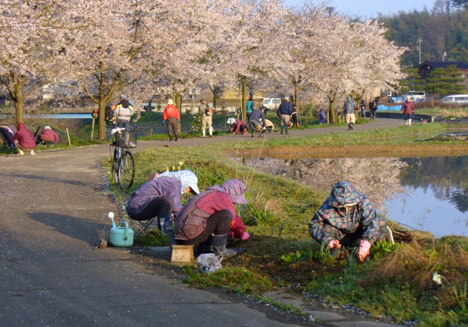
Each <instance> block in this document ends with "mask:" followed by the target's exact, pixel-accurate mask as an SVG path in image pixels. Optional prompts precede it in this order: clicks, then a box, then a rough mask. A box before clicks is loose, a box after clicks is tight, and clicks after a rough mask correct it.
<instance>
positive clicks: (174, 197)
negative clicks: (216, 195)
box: [126, 170, 200, 231]
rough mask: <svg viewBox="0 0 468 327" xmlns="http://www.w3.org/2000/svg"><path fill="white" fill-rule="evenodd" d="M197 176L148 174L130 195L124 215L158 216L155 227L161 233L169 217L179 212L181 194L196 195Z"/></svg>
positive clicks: (191, 174)
mask: <svg viewBox="0 0 468 327" xmlns="http://www.w3.org/2000/svg"><path fill="white" fill-rule="evenodd" d="M197 183H198V178H197V176H196V175H195V174H194V173H193V172H191V171H190V170H180V171H172V172H164V173H161V174H154V173H153V174H151V175H150V178H149V180H148V181H147V182H146V183H145V184H143V185H142V186H140V187H139V188H138V189H137V190H136V191H135V192H133V193H132V197H131V199H130V201H128V205H127V208H126V209H127V213H128V215H129V216H130V218H131V219H133V220H149V219H151V218H154V217H156V216H158V218H159V219H158V228H159V229H160V230H161V231H165V229H166V228H167V226H169V224H170V223H171V220H172V217H173V216H172V215H173V214H174V215H177V214H178V213H179V211H180V210H181V209H182V194H186V193H189V192H192V193H194V194H198V193H200V191H199V189H198V186H197Z"/></svg>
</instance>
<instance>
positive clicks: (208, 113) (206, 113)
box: [198, 99, 213, 137]
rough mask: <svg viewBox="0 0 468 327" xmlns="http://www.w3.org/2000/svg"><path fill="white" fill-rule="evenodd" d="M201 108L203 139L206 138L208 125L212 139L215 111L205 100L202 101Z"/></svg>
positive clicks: (199, 109) (199, 108)
mask: <svg viewBox="0 0 468 327" xmlns="http://www.w3.org/2000/svg"><path fill="white" fill-rule="evenodd" d="M200 103H201V105H200V107H198V112H199V113H200V114H201V115H202V134H203V137H205V136H206V132H205V131H206V125H207V124H208V132H209V134H210V137H213V109H212V108H211V107H210V105H209V104H207V103H206V101H205V100H204V99H201V100H200Z"/></svg>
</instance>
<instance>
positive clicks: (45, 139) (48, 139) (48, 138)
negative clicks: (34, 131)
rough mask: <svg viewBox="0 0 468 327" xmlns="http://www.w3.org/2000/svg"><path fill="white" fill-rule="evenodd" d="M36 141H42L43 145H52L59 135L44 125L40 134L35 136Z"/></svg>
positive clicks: (55, 142) (56, 141)
mask: <svg viewBox="0 0 468 327" xmlns="http://www.w3.org/2000/svg"><path fill="white" fill-rule="evenodd" d="M37 141H38V143H42V145H43V146H46V145H47V144H49V145H50V146H54V145H55V144H57V143H58V141H59V137H58V135H57V133H55V132H54V131H53V130H52V128H50V126H45V127H44V129H43V130H42V133H41V135H39V136H38V137H37Z"/></svg>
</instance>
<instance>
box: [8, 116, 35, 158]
mask: <svg viewBox="0 0 468 327" xmlns="http://www.w3.org/2000/svg"><path fill="white" fill-rule="evenodd" d="M13 143H14V144H15V146H16V148H17V149H18V152H19V153H18V155H20V156H24V151H31V155H32V156H34V155H35V153H34V150H35V149H36V139H35V137H34V134H33V133H32V132H31V131H30V130H28V129H27V128H26V126H25V125H24V123H18V131H17V132H16V134H15V136H14V137H13Z"/></svg>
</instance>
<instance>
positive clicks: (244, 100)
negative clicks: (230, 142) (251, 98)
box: [240, 75, 247, 122]
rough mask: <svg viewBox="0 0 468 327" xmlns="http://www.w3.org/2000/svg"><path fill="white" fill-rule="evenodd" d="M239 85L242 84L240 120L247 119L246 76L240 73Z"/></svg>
mask: <svg viewBox="0 0 468 327" xmlns="http://www.w3.org/2000/svg"><path fill="white" fill-rule="evenodd" d="M240 79H241V85H242V94H241V96H242V102H241V110H242V121H245V122H246V121H247V77H246V76H244V75H240Z"/></svg>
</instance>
